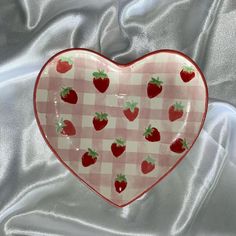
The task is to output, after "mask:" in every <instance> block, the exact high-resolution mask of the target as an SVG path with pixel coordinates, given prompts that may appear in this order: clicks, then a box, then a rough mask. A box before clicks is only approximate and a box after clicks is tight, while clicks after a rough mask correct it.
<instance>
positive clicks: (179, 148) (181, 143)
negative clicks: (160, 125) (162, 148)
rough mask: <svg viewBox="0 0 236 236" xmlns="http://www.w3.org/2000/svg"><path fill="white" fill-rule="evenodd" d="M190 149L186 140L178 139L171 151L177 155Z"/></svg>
mask: <svg viewBox="0 0 236 236" xmlns="http://www.w3.org/2000/svg"><path fill="white" fill-rule="evenodd" d="M186 149H188V144H187V141H186V139H182V138H177V139H176V140H175V141H174V142H173V143H172V144H171V145H170V150H171V151H172V152H176V153H182V152H184V151H185V150H186Z"/></svg>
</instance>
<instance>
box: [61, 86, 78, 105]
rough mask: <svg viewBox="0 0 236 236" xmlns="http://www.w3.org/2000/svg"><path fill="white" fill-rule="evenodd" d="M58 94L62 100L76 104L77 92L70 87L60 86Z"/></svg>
mask: <svg viewBox="0 0 236 236" xmlns="http://www.w3.org/2000/svg"><path fill="white" fill-rule="evenodd" d="M60 96H61V99H62V100H63V101H64V102H68V103H71V104H76V103H77V101H78V96H77V93H76V92H75V90H73V89H72V88H71V87H66V88H62V89H61V92H60Z"/></svg>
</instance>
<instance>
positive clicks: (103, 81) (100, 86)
mask: <svg viewBox="0 0 236 236" xmlns="http://www.w3.org/2000/svg"><path fill="white" fill-rule="evenodd" d="M93 76H94V78H93V84H94V86H95V87H96V89H97V90H98V91H99V92H101V93H104V92H105V91H106V90H107V88H108V86H109V83H110V80H109V78H108V76H107V74H106V73H105V72H104V71H103V70H98V71H97V72H94V73H93Z"/></svg>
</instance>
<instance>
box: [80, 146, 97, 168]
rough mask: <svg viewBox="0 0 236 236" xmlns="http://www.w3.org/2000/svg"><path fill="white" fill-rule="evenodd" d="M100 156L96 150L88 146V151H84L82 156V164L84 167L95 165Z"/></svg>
mask: <svg viewBox="0 0 236 236" xmlns="http://www.w3.org/2000/svg"><path fill="white" fill-rule="evenodd" d="M97 158H98V153H97V152H96V151H95V150H92V149H91V148H88V151H87V152H85V153H84V155H83V156H82V165H83V166H84V167H87V166H90V165H93V164H94V163H95V162H96V161H97Z"/></svg>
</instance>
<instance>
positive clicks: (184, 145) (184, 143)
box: [181, 139, 189, 149]
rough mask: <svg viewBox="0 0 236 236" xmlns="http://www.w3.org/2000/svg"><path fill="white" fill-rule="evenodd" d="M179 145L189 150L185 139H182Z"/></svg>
mask: <svg viewBox="0 0 236 236" xmlns="http://www.w3.org/2000/svg"><path fill="white" fill-rule="evenodd" d="M181 143H182V145H183V148H185V149H189V147H188V143H187V140H186V139H184V140H183V141H182V142H181Z"/></svg>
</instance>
